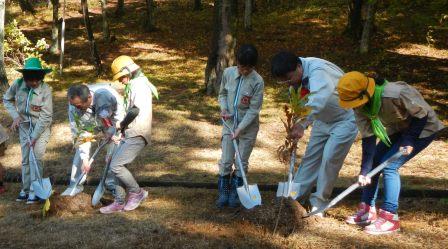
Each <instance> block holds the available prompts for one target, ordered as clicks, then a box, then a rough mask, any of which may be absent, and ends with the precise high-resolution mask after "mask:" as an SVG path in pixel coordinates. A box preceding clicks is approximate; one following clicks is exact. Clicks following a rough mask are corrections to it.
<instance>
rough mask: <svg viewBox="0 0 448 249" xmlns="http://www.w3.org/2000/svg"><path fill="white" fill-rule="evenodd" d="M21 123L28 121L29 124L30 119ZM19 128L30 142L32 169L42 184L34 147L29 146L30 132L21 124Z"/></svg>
mask: <svg viewBox="0 0 448 249" xmlns="http://www.w3.org/2000/svg"><path fill="white" fill-rule="evenodd" d="M23 123H29V125H31V122H30V121H26V122H23ZM19 129H20V130H22V132H23V133H25V134H26V140H27V141H28V144H30V157H31V160H32V161H33V164H34V171H35V174H36V178H37V180H38V181H39V184H40V185H42V177H41V175H40V173H39V168H38V166H37V160H36V155H35V154H34V148H33V146H31V138H30V134H29V133H27V132H26V130H25V129H24V128H23V127H22V126H21V125H19Z"/></svg>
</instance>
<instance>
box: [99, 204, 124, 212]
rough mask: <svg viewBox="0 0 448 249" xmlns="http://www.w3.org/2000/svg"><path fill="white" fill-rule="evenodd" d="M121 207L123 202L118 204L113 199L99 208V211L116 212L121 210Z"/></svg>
mask: <svg viewBox="0 0 448 249" xmlns="http://www.w3.org/2000/svg"><path fill="white" fill-rule="evenodd" d="M123 208H124V204H120V203H118V202H116V201H114V202H113V203H112V204H110V205H109V206H105V207H102V208H100V212H101V213H102V214H112V213H117V212H121V211H123Z"/></svg>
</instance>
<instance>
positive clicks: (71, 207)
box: [48, 193, 94, 217]
mask: <svg viewBox="0 0 448 249" xmlns="http://www.w3.org/2000/svg"><path fill="white" fill-rule="evenodd" d="M93 211H94V209H93V207H92V197H91V196H90V195H88V194H86V193H79V194H77V195H76V196H73V197H71V196H61V195H60V194H54V195H53V196H51V198H50V210H49V211H48V215H49V216H59V217H61V216H66V215H73V214H77V213H89V212H93Z"/></svg>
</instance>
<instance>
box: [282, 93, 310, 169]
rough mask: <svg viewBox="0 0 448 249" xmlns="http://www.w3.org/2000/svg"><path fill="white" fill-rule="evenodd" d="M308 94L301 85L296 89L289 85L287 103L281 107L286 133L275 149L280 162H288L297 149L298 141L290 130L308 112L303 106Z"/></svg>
mask: <svg viewBox="0 0 448 249" xmlns="http://www.w3.org/2000/svg"><path fill="white" fill-rule="evenodd" d="M308 96H309V93H306V92H305V91H302V87H301V86H300V87H299V88H298V89H297V90H296V89H294V87H292V86H291V87H289V104H286V105H285V106H284V108H283V112H284V114H285V117H284V118H285V119H282V123H283V126H284V127H285V131H286V134H287V135H286V137H285V141H284V144H282V145H280V146H279V147H278V149H277V156H278V159H279V160H280V162H282V163H288V162H289V159H290V158H289V157H290V156H291V154H292V153H293V152H294V151H296V149H297V142H298V141H297V140H296V139H294V138H292V137H291V132H292V130H293V127H294V124H296V123H297V122H299V121H301V120H302V119H304V118H305V117H306V115H307V114H308V113H309V108H308V107H305V104H306V103H307V101H308Z"/></svg>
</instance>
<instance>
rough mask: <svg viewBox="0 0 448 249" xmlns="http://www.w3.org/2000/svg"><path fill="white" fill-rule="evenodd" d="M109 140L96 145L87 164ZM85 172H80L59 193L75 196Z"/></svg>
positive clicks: (90, 162)
mask: <svg viewBox="0 0 448 249" xmlns="http://www.w3.org/2000/svg"><path fill="white" fill-rule="evenodd" d="M108 142H109V140H106V141H104V142H103V143H101V144H100V146H98V148H97V149H96V150H95V152H94V153H93V155H92V157H90V160H89V166H90V165H92V163H93V161H94V160H95V157H96V155H97V154H98V152H100V150H101V149H102V148H104V146H106V144H107V143H108ZM86 175H87V174H86V172H82V173H81V174H80V175H79V176H78V178H76V181H75V182H74V183H72V184H70V186H69V187H68V188H67V189H66V190H65V191H64V192H63V193H62V194H61V195H62V196H66V195H69V196H75V195H76V194H77V193H76V189H77V188H78V186H79V184H80V183H81V181H82V180H83V179H84V178H85V177H86Z"/></svg>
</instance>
